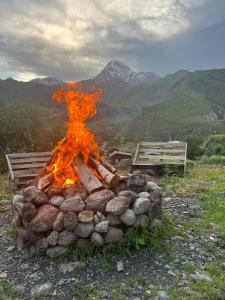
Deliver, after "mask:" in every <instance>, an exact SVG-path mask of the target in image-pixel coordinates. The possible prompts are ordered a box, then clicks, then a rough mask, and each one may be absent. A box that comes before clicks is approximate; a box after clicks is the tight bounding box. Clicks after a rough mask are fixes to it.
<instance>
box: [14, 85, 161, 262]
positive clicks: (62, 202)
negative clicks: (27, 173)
mask: <svg viewBox="0 0 225 300" xmlns="http://www.w3.org/2000/svg"><path fill="white" fill-rule="evenodd" d="M100 97H101V90H99V89H96V88H94V87H92V88H85V89H84V88H83V87H82V86H81V85H80V84H77V83H67V85H66V86H65V87H64V88H60V89H58V90H57V91H56V92H55V93H54V95H53V99H54V100H56V101H60V102H65V104H66V106H67V110H68V122H67V132H66V136H65V137H64V138H63V139H62V140H61V141H60V142H59V143H58V145H57V146H56V148H55V149H54V150H53V153H52V157H51V159H50V160H49V162H48V163H47V165H46V167H45V168H44V169H43V170H42V171H41V172H40V173H39V174H38V176H37V177H36V178H35V179H34V180H33V181H32V182H31V183H30V184H29V186H28V187H26V188H24V189H23V190H22V191H20V193H19V194H17V195H15V196H14V199H13V207H14V210H15V212H16V216H15V224H16V229H17V246H18V249H22V248H23V247H24V246H25V245H27V246H31V251H32V253H36V254H39V253H45V252H46V253H47V255H49V256H53V255H55V254H58V253H62V252H64V251H66V249H67V247H68V246H71V245H73V244H74V245H75V246H76V247H79V248H89V247H90V246H91V245H93V246H98V247H100V246H103V245H104V244H107V243H113V242H118V241H120V240H122V239H124V238H125V232H126V231H127V230H130V228H132V227H138V226H143V225H144V226H148V225H150V223H151V222H152V221H153V220H154V219H156V218H160V217H161V206H162V195H161V190H160V188H159V187H158V186H157V185H156V184H155V183H154V182H152V181H151V178H150V176H149V175H147V174H144V173H142V172H141V171H135V172H134V173H133V174H131V175H128V176H120V175H119V174H117V172H116V169H115V168H114V167H113V166H111V165H110V164H109V163H108V162H107V161H106V160H105V159H104V157H103V156H101V155H100V154H99V149H98V144H97V143H96V141H95V138H94V135H93V134H92V132H91V131H90V130H89V129H87V128H86V127H85V120H86V119H88V118H90V117H93V116H94V114H95V109H96V102H97V101H98V100H99V99H100Z"/></svg>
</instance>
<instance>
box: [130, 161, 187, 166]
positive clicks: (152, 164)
mask: <svg viewBox="0 0 225 300" xmlns="http://www.w3.org/2000/svg"><path fill="white" fill-rule="evenodd" d="M166 165H177V166H183V165H184V164H183V163H177V162H176V163H175V162H172V161H171V162H169V163H166V162H153V163H146V162H140V161H137V162H136V163H135V164H132V167H133V166H146V167H151V166H166Z"/></svg>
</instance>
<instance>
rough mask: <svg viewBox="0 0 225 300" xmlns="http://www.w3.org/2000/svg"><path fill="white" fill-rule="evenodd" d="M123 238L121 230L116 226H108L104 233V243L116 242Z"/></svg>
mask: <svg viewBox="0 0 225 300" xmlns="http://www.w3.org/2000/svg"><path fill="white" fill-rule="evenodd" d="M122 238H123V230H122V229H120V228H116V227H109V229H108V232H107V233H106V235H105V242H106V243H113V242H118V241H120V240H121V239H122Z"/></svg>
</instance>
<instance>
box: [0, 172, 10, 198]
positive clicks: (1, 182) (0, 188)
mask: <svg viewBox="0 0 225 300" xmlns="http://www.w3.org/2000/svg"><path fill="white" fill-rule="evenodd" d="M11 198H12V191H11V188H10V185H9V179H8V177H7V176H5V175H1V174H0V200H10V199H11Z"/></svg>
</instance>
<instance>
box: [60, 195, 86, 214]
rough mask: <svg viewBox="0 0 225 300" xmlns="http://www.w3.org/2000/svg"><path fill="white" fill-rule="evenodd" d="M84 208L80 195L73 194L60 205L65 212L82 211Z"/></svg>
mask: <svg viewBox="0 0 225 300" xmlns="http://www.w3.org/2000/svg"><path fill="white" fill-rule="evenodd" d="M83 208H84V202H83V200H82V198H81V197H80V196H79V195H76V196H73V197H71V198H68V199H66V200H65V201H64V202H63V204H62V205H61V206H60V210H61V211H63V212H69V211H73V212H80V211H82V210H83Z"/></svg>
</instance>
